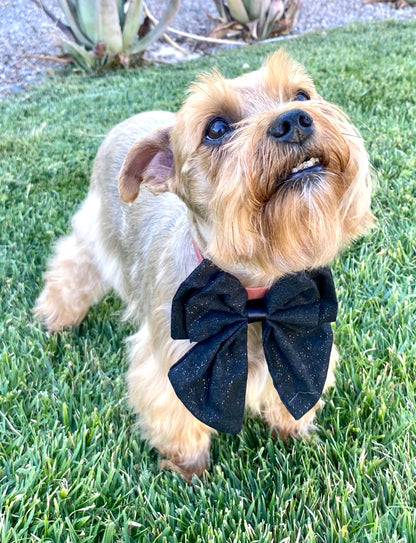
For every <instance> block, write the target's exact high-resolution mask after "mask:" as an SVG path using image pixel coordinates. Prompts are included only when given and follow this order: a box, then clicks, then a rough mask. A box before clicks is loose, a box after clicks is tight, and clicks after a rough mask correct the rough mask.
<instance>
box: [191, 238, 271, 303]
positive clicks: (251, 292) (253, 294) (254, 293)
mask: <svg viewBox="0 0 416 543" xmlns="http://www.w3.org/2000/svg"><path fill="white" fill-rule="evenodd" d="M192 245H193V246H194V250H195V254H196V257H197V259H198V262H199V263H201V262H202V261H203V260H204V257H203V256H202V254H201V251H200V250H199V247H198V245H197V244H196V243H195V240H194V239H193V238H192ZM268 290H269V289H268V288H267V287H246V291H247V297H248V299H249V300H258V299H260V298H264V296H265V295H266V292H267V291H268Z"/></svg>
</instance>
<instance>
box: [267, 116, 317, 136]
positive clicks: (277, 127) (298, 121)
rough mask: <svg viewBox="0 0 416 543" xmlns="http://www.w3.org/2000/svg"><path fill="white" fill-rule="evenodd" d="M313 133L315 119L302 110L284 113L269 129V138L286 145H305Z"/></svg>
mask: <svg viewBox="0 0 416 543" xmlns="http://www.w3.org/2000/svg"><path fill="white" fill-rule="evenodd" d="M312 133H313V119H312V117H311V116H310V115H309V114H308V113H306V111H303V110H302V109H291V110H290V111H286V112H285V113H282V114H281V115H279V116H278V117H277V119H276V120H275V121H274V122H273V124H271V125H270V127H269V136H271V137H272V138H273V139H275V140H276V141H284V142H286V143H303V142H304V141H305V140H306V139H307V138H309V136H310V135H311V134H312Z"/></svg>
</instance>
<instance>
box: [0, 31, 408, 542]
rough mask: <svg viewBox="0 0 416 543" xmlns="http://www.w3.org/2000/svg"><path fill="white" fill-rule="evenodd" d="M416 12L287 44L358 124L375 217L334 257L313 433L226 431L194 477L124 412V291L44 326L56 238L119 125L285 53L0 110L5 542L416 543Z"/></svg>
mask: <svg viewBox="0 0 416 543" xmlns="http://www.w3.org/2000/svg"><path fill="white" fill-rule="evenodd" d="M415 35H416V23H415V22H411V23H403V24H399V23H391V22H386V23H381V24H377V25H365V26H360V25H357V26H351V27H348V28H345V29H337V30H334V31H331V32H327V33H325V34H311V35H306V36H303V37H300V38H297V39H294V40H290V41H288V42H286V43H285V45H286V48H287V49H288V50H289V51H290V52H291V53H292V54H293V56H294V57H295V58H297V59H298V60H300V61H301V62H302V63H304V64H305V65H306V67H307V69H308V71H309V72H310V74H311V75H312V76H313V77H314V79H315V82H316V85H317V88H318V90H319V91H320V93H321V94H322V95H323V96H325V98H327V99H329V100H331V101H333V102H336V103H338V104H339V105H340V106H341V107H342V108H343V109H344V110H346V111H347V113H348V114H349V115H350V116H351V118H352V120H353V122H354V123H355V124H356V125H357V126H358V127H359V129H360V130H361V132H362V134H363V136H364V139H365V140H366V143H367V147H368V149H369V153H370V158H371V161H372V163H373V165H374V167H375V168H376V170H377V172H378V177H379V181H378V187H377V190H376V193H375V197H374V204H373V209H374V213H375V214H376V216H377V217H378V224H377V226H376V227H375V228H374V229H373V231H372V232H371V233H370V234H368V235H367V236H366V237H365V238H364V239H362V240H361V241H359V242H358V243H356V244H355V245H354V246H353V247H352V248H351V249H349V250H348V251H347V252H345V253H344V254H343V255H342V256H341V257H340V258H339V259H338V260H337V262H336V263H335V264H334V267H333V268H334V274H335V277H336V283H337V289H338V293H339V299H340V314H339V319H338V323H337V327H336V332H335V334H336V342H337V344H338V345H339V348H340V351H341V355H342V363H341V365H340V368H339V370H338V371H337V386H336V388H335V389H334V390H333V391H332V392H331V393H330V394H329V395H328V397H327V403H326V406H325V409H324V410H323V411H322V412H321V413H320V415H319V419H318V423H319V427H320V430H319V431H318V432H317V433H316V434H315V436H314V438H313V439H312V440H311V441H310V442H308V443H305V442H302V443H298V442H296V443H293V444H292V443H291V444H287V445H284V444H282V443H281V442H280V441H277V442H276V441H274V440H273V439H272V438H271V436H270V434H269V432H268V430H267V429H266V428H265V427H264V426H263V425H262V424H261V423H260V422H259V421H247V422H246V424H245V426H244V429H243V431H242V432H241V433H240V434H239V435H238V436H236V437H231V436H225V435H221V436H218V437H216V438H215V439H214V443H213V448H212V462H211V466H210V472H209V473H208V474H207V475H206V476H204V479H203V481H199V480H196V481H195V484H194V485H193V486H188V485H186V484H185V483H184V482H183V481H182V480H181V479H180V478H179V477H178V476H177V475H175V474H171V473H169V472H163V473H159V472H158V456H157V454H156V453H155V452H154V451H152V450H151V449H150V448H149V447H148V446H147V444H146V443H143V442H142V441H141V440H140V439H139V437H138V436H137V434H136V431H135V429H134V418H133V416H132V415H131V413H130V412H129V409H128V407H127V405H126V401H125V395H126V387H125V383H124V373H125V370H126V362H125V358H124V343H123V340H124V338H125V337H126V336H127V335H128V334H129V333H130V332H131V331H132V330H131V328H130V327H129V325H128V324H123V323H120V321H119V319H118V313H119V311H120V309H121V306H120V304H119V302H118V301H117V300H116V299H115V298H113V297H111V296H110V297H107V298H106V299H105V300H104V301H103V302H102V303H101V304H99V305H98V306H97V307H95V308H93V309H92V310H91V312H90V314H89V316H88V317H87V319H86V320H85V322H84V323H83V324H82V325H81V326H80V327H79V328H78V329H75V330H72V331H66V332H64V333H62V334H59V335H54V336H48V335H47V334H45V333H44V332H43V331H42V330H41V328H40V327H39V325H38V324H36V323H34V322H33V319H32V316H31V307H32V306H33V303H34V301H35V299H36V297H37V295H38V293H39V291H40V289H41V285H42V279H41V276H42V271H43V269H44V266H45V262H46V259H47V256H48V254H49V253H50V250H51V245H52V244H53V242H54V240H56V239H57V237H58V236H60V235H61V234H62V233H64V232H67V231H68V228H69V221H70V217H71V215H72V213H73V211H74V210H75V209H76V208H77V206H78V205H79V202H80V201H81V200H82V198H83V196H84V195H85V193H86V190H87V186H88V178H89V173H90V170H91V162H92V160H93V157H94V155H95V152H96V150H97V147H98V145H99V143H100V142H101V140H102V138H103V135H104V134H105V133H106V131H107V130H108V129H109V128H110V127H111V126H113V125H114V124H116V123H117V122H119V121H121V120H122V119H124V118H126V117H128V116H130V115H131V114H133V113H136V112H138V111H140V110H147V109H156V108H167V109H169V110H175V109H176V108H177V107H178V106H179V105H180V103H181V100H182V99H183V97H184V89H185V88H186V86H187V84H188V83H189V82H190V81H191V80H192V79H193V78H194V77H195V75H196V74H197V73H198V72H200V71H203V70H207V69H208V68H209V67H210V66H213V65H214V66H216V67H217V68H219V69H220V70H221V71H222V72H224V73H225V74H226V75H227V76H230V77H231V76H235V75H238V74H239V73H241V72H242V70H243V65H244V64H245V63H248V64H249V65H250V69H254V68H256V67H257V66H258V65H259V64H260V63H261V62H262V60H263V59H264V57H265V56H266V54H267V53H270V52H271V51H272V50H273V49H275V48H276V47H277V45H276V44H274V45H268V46H262V47H252V48H246V49H244V50H241V51H233V52H232V53H226V54H221V55H218V56H215V57H208V58H204V59H201V60H198V61H196V62H191V63H188V64H180V65H177V66H173V67H165V66H164V67H155V68H151V69H146V70H138V71H131V72H127V71H120V72H117V73H114V74H108V75H106V76H105V77H104V76H99V77H92V78H89V77H86V76H81V75H69V76H68V77H59V76H57V77H54V78H51V79H49V80H47V81H46V82H45V83H44V84H43V85H42V86H41V87H40V88H37V89H33V90H32V91H30V92H28V93H26V94H25V95H23V96H16V97H11V98H9V99H6V100H4V101H3V102H1V103H0V115H1V117H0V118H1V121H2V129H1V140H0V150H1V151H0V156H1V157H2V158H1V162H0V183H1V186H0V221H1V224H0V252H1V254H0V315H1V317H0V319H1V320H0V345H1V362H0V541H1V543H9V542H10V543H11V542H23V541H30V542H32V541H43V542H47V541H50V542H54V543H55V542H61V541H62V542H66V541H68V542H78V541H80V542H117V541H122V542H130V541H138V542H150V543H152V542H154V541H157V542H160V543H162V542H207V543H208V542H209V543H211V542H236V543H240V542H241V543H244V542H259V543H260V542H261V543H269V542H285V543H292V542H302V543H305V542H306V543H312V542H317V543H318V542H319V543H326V542H356V543H366V542H377V543H378V542H381V543H386V542H405V541H407V542H415V541H416V528H415V526H416V495H415V494H416V492H415V487H416V463H415V458H416V431H415V379H416V364H415V361H416V346H415V344H416V335H415V329H416V321H415V313H416V300H415V296H416V294H415V291H416V288H415V287H416V281H415V274H414V266H415V257H416V221H415V218H416V217H415V202H416V182H415V179H416V149H415V143H416V139H415V137H416V129H415V126H416V92H415V89H416V55H415V52H414V43H415Z"/></svg>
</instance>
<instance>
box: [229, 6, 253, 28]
mask: <svg viewBox="0 0 416 543" xmlns="http://www.w3.org/2000/svg"><path fill="white" fill-rule="evenodd" d="M227 4H228V9H229V10H230V14H231V17H232V18H233V19H234V20H235V21H237V22H238V23H241V24H243V25H245V24H246V23H248V22H249V21H250V18H249V16H248V13H247V10H246V8H245V6H244V2H243V0H228V2H227Z"/></svg>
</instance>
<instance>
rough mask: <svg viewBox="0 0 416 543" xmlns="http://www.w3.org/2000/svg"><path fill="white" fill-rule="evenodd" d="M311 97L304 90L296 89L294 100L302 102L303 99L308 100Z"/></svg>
mask: <svg viewBox="0 0 416 543" xmlns="http://www.w3.org/2000/svg"><path fill="white" fill-rule="evenodd" d="M310 99H311V97H310V96H309V94H308V93H307V92H306V91H304V90H298V91H296V94H295V97H294V100H299V101H300V102H304V101H305V100H310Z"/></svg>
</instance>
